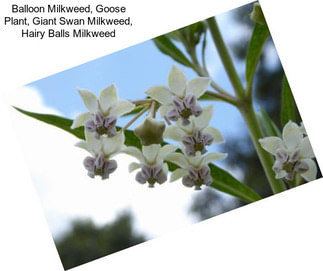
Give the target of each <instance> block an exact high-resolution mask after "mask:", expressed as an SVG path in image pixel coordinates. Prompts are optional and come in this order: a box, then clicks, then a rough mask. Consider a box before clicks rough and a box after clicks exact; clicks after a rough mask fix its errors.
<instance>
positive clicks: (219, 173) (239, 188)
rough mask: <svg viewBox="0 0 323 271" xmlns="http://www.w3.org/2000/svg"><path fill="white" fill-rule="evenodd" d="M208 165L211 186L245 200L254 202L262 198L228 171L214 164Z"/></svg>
mask: <svg viewBox="0 0 323 271" xmlns="http://www.w3.org/2000/svg"><path fill="white" fill-rule="evenodd" d="M209 167H210V170H211V176H212V178H213V180H214V182H213V183H212V184H211V187H212V188H215V189H217V190H220V191H222V192H224V193H227V194H230V195H232V196H235V197H237V198H239V199H241V200H243V201H245V202H254V201H257V200H260V199H262V198H261V196H259V195H258V194H257V193H256V192H255V191H254V190H252V189H251V188H250V187H249V186H247V185H245V184H243V183H241V182H239V181H238V180H237V179H236V178H234V177H233V176H232V175H231V174H230V173H229V172H227V171H225V170H224V169H221V168H219V167H217V166H216V165H214V164H209Z"/></svg>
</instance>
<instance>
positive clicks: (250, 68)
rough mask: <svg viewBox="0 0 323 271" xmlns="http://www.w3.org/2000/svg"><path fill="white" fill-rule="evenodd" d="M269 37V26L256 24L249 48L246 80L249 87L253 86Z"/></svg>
mask: <svg viewBox="0 0 323 271" xmlns="http://www.w3.org/2000/svg"><path fill="white" fill-rule="evenodd" d="M268 36H269V30H268V27H267V25H261V24H255V26H254V29H253V32H252V36H251V40H250V43H249V47H248V52H247V61H246V80H247V84H248V86H249V87H251V85H252V82H253V77H254V75H255V71H256V67H257V64H258V61H259V58H260V55H261V52H262V48H263V46H264V44H265V42H266V40H267V38H268Z"/></svg>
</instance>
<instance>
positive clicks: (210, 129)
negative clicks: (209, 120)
mask: <svg viewBox="0 0 323 271" xmlns="http://www.w3.org/2000/svg"><path fill="white" fill-rule="evenodd" d="M203 133H204V134H210V135H212V136H213V142H215V143H221V142H224V141H225V140H224V138H223V136H222V134H221V132H220V131H219V130H218V129H216V128H214V127H212V126H209V127H206V128H205V129H204V130H203Z"/></svg>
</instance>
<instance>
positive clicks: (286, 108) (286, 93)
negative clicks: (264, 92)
mask: <svg viewBox="0 0 323 271" xmlns="http://www.w3.org/2000/svg"><path fill="white" fill-rule="evenodd" d="M295 107H296V104H295V100H294V97H293V93H292V90H291V89H290V86H289V84H288V81H287V78H286V76H284V79H283V85H282V96H281V109H280V117H281V125H282V127H284V126H285V124H286V123H287V122H288V121H289V120H291V121H294V122H295V121H296V109H295Z"/></svg>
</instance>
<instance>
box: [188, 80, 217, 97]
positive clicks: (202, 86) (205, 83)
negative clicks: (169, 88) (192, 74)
mask: <svg viewBox="0 0 323 271" xmlns="http://www.w3.org/2000/svg"><path fill="white" fill-rule="evenodd" d="M210 83H211V80H210V78H208V77H198V78H194V79H192V80H190V81H189V82H188V83H187V89H186V95H187V94H193V95H195V97H196V98H199V97H200V96H202V95H203V94H204V93H205V91H206V90H207V88H208V87H209V86H210Z"/></svg>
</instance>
